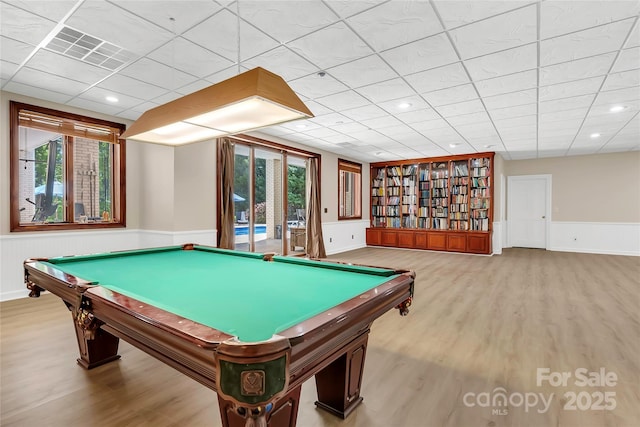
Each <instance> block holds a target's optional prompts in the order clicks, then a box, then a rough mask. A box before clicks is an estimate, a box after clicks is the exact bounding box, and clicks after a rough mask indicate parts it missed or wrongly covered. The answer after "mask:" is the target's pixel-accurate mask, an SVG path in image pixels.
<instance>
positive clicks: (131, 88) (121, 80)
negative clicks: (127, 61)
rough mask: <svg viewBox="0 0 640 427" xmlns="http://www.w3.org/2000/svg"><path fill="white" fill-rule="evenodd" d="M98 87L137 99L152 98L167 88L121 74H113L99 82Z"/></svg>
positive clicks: (165, 91)
mask: <svg viewBox="0 0 640 427" xmlns="http://www.w3.org/2000/svg"><path fill="white" fill-rule="evenodd" d="M99 87H102V88H103V89H108V90H112V91H114V92H118V93H124V94H128V95H131V96H133V97H136V98H139V99H152V98H156V97H158V96H161V95H163V94H165V93H167V90H166V89H164V88H162V87H160V86H154V85H151V84H148V83H146V82H143V81H140V80H136V79H133V78H131V77H127V76H125V75H122V74H116V75H113V76H111V77H109V78H108V79H106V80H104V81H102V82H100V84H99Z"/></svg>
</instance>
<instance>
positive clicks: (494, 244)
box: [491, 221, 504, 255]
mask: <svg viewBox="0 0 640 427" xmlns="http://www.w3.org/2000/svg"><path fill="white" fill-rule="evenodd" d="M503 241H504V239H503V233H502V222H500V221H495V222H494V223H493V235H492V236H491V253H492V254H493V255H500V254H501V253H502V248H503V247H504V244H503Z"/></svg>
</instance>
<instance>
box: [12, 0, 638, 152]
mask: <svg viewBox="0 0 640 427" xmlns="http://www.w3.org/2000/svg"><path fill="white" fill-rule="evenodd" d="M639 13H640V2H639V1H636V0H608V1H607V0H574V1H562V0H545V1H540V0H510V1H506V0H501V1H485V0H456V1H451V0H433V1H409V0H390V1H385V0H359V1H349V0H289V1H275V0H274V1H271V0H239V1H226V0H225V1H223V0H220V1H214V0H182V1H178V0H160V1H154V2H145V1H142V2H132V1H121V0H109V1H106V0H91V1H89V0H84V1H75V0H59V1H55V2H53V1H47V0H30V1H19V0H0V84H1V85H2V90H3V91H8V92H15V93H18V94H23V95H27V96H32V97H35V98H41V99H44V100H48V101H53V102H57V103H61V104H67V105H70V106H74V107H78V108H84V109H87V110H90V111H95V112H98V113H104V114H110V115H113V116H116V117H122V118H123V119H127V120H135V119H136V118H137V117H139V116H140V115H141V114H142V113H143V112H144V111H146V110H147V109H149V108H153V107H155V106H157V105H160V104H162V103H165V102H168V101H170V100H173V99H176V98H178V97H180V96H182V95H185V94H188V93H191V92H193V91H196V90H199V89H202V88H204V87H207V86H209V85H211V84H214V83H216V82H219V81H221V80H224V79H227V78H230V77H232V76H235V75H237V74H238V73H239V72H243V71H246V70H249V69H252V68H255V67H257V66H260V67H263V68H266V69H269V70H270V71H272V72H275V73H277V74H279V75H280V76H282V77H283V78H284V79H285V80H286V81H287V82H288V83H289V85H290V86H291V87H292V89H293V90H294V91H296V92H297V93H298V95H299V96H300V97H301V99H302V100H303V101H304V102H305V103H306V104H307V106H308V107H309V108H310V109H311V111H312V112H313V113H314V115H315V117H314V118H312V119H308V120H299V121H296V122H291V123H286V124H283V125H280V126H273V127H270V128H265V129H263V130H262V131H263V132H264V133H266V134H270V135H274V136H277V137H279V138H282V139H284V140H287V139H289V140H291V141H294V142H298V143H301V144H304V145H308V146H310V147H311V148H313V147H316V148H319V149H323V150H328V151H334V152H336V153H340V154H341V155H346V156H349V157H352V158H353V159H355V160H361V161H364V162H372V161H381V160H395V159H403V158H412V157H418V156H429V155H446V154H458V153H471V152H474V151H497V152H499V153H501V154H502V155H503V156H504V157H505V158H506V159H523V158H537V157H550V156H564V155H580V154H593V153H606V152H617V151H625V150H639V149H640V142H639V141H640V119H638V112H639V111H640V30H639V22H638V17H639ZM65 28H69V29H71V31H80V32H82V33H85V34H87V37H90V38H91V39H92V40H93V39H96V40H97V42H96V43H100V42H104V46H106V47H107V49H106V50H105V54H107V53H109V52H110V50H109V49H111V48H108V47H109V46H116V47H118V48H122V49H124V50H125V51H127V52H130V54H129V56H127V57H126V60H124V62H123V63H122V65H118V64H116V67H117V68H112V69H109V68H106V67H103V66H101V65H100V64H99V63H98V62H95V61H97V60H98V59H100V58H102V56H100V54H96V55H94V56H95V58H94V57H92V58H91V60H94V63H90V62H87V61H88V60H89V58H88V57H87V60H85V61H80V60H77V59H75V58H72V57H69V56H63V55H62V54H60V53H59V52H56V51H53V50H50V49H47V48H46V47H47V46H48V44H49V43H51V42H52V40H53V39H54V37H56V35H58V34H59V33H60V31H61V30H63V29H65ZM55 43H58V42H55ZM55 43H54V44H55ZM52 46H53V45H52ZM56 46H57V45H56ZM98 52H99V51H98ZM98 57H100V58H98ZM238 62H239V63H238ZM107 96H112V97H115V98H118V101H117V102H109V101H107V100H106V98H107ZM613 107H618V109H619V110H620V111H618V112H616V110H615V109H614V110H612V108H613ZM595 134H599V136H593V135H595Z"/></svg>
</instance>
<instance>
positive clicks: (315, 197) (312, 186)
mask: <svg viewBox="0 0 640 427" xmlns="http://www.w3.org/2000/svg"><path fill="white" fill-rule="evenodd" d="M306 218H307V233H306V234H307V242H306V243H307V244H306V246H305V248H306V249H307V256H309V257H311V258H325V257H326V256H327V253H326V252H325V249H324V239H323V238H322V220H321V207H320V187H319V182H318V159H317V158H315V157H312V158H310V159H308V160H307V217H306Z"/></svg>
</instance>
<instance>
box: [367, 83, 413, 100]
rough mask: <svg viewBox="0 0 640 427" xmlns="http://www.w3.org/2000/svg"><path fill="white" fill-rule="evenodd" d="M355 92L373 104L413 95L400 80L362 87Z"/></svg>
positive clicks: (411, 90)
mask: <svg viewBox="0 0 640 427" xmlns="http://www.w3.org/2000/svg"><path fill="white" fill-rule="evenodd" d="M356 91H357V92H358V93H359V94H361V95H362V96H364V97H365V98H367V99H368V100H369V101H371V102H373V103H380V102H384V101H389V100H392V99H397V98H400V97H403V96H411V95H413V94H415V92H414V90H413V89H412V88H411V86H409V85H408V84H407V83H405V82H404V80H402V79H391V80H387V81H385V82H380V83H377V84H373V85H368V86H363V87H360V88H358V89H356Z"/></svg>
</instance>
